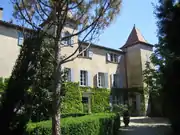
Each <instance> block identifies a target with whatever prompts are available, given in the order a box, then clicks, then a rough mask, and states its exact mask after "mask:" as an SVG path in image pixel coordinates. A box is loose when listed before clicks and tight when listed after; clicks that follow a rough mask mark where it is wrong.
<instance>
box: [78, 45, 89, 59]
mask: <svg viewBox="0 0 180 135" xmlns="http://www.w3.org/2000/svg"><path fill="white" fill-rule="evenodd" d="M84 49H85V47H80V48H79V53H80V52H82V51H83V50H84ZM87 54H88V51H87V50H85V51H84V52H82V53H81V54H80V56H82V57H87V56H88V55H87Z"/></svg>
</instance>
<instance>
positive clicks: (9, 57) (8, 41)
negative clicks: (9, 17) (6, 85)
mask: <svg viewBox="0 0 180 135" xmlns="http://www.w3.org/2000/svg"><path fill="white" fill-rule="evenodd" d="M17 37H18V33H17V30H15V29H12V28H8V27H3V26H0V51H1V52H0V77H9V76H10V75H11V72H12V69H13V67H14V64H15V62H16V59H17V57H18V54H19V52H20V47H19V46H18V40H17V39H18V38H17Z"/></svg>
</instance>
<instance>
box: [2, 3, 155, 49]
mask: <svg viewBox="0 0 180 135" xmlns="http://www.w3.org/2000/svg"><path fill="white" fill-rule="evenodd" d="M157 1H158V0H123V2H122V7H121V12H120V14H119V15H118V17H117V19H116V20H115V21H114V22H113V23H112V24H111V25H110V26H109V27H108V28H106V29H105V31H104V33H103V34H102V35H101V36H100V39H99V41H98V44H100V45H103V46H106V47H111V48H115V49H118V48H119V47H121V46H122V45H123V44H124V43H125V42H126V40H127V38H128V35H129V33H130V32H131V30H132V28H133V25H134V24H135V25H136V27H137V28H138V29H139V30H140V31H141V33H142V34H143V36H144V38H145V39H146V40H147V41H148V42H149V43H151V44H155V43H157V42H158V40H157V37H156V35H157V33H156V31H157V27H156V18H155V16H154V14H153V11H154V8H153V6H152V3H156V2H157ZM0 7H3V8H4V12H3V20H6V21H7V20H10V18H12V17H11V15H12V5H11V3H10V1H9V0H0Z"/></svg>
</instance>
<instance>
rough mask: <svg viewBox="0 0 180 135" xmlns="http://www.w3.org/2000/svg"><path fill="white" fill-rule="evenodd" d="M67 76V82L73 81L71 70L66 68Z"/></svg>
mask: <svg viewBox="0 0 180 135" xmlns="http://www.w3.org/2000/svg"><path fill="white" fill-rule="evenodd" d="M65 74H66V80H67V81H68V82H70V81H71V69H70V68H65Z"/></svg>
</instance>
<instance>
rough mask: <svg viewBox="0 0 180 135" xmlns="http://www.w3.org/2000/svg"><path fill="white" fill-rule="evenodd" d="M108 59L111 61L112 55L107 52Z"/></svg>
mask: <svg viewBox="0 0 180 135" xmlns="http://www.w3.org/2000/svg"><path fill="white" fill-rule="evenodd" d="M106 59H107V61H111V56H110V54H109V53H106Z"/></svg>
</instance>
